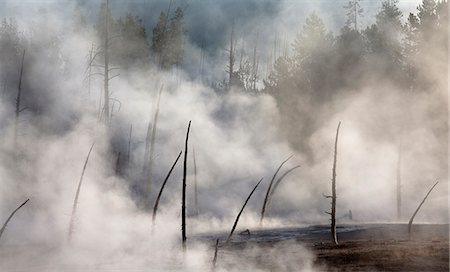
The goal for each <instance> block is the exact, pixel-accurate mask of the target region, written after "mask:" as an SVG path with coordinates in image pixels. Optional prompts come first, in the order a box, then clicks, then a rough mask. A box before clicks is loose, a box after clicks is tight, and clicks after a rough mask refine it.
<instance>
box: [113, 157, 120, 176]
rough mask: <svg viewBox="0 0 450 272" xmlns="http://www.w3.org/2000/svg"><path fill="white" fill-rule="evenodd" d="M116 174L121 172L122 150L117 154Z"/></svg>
mask: <svg viewBox="0 0 450 272" xmlns="http://www.w3.org/2000/svg"><path fill="white" fill-rule="evenodd" d="M114 172H115V174H116V175H118V174H120V152H119V153H118V154H117V159H116V169H115V171H114Z"/></svg>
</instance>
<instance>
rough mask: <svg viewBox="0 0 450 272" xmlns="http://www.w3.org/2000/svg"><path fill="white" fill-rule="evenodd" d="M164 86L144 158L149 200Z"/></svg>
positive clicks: (148, 130)
mask: <svg viewBox="0 0 450 272" xmlns="http://www.w3.org/2000/svg"><path fill="white" fill-rule="evenodd" d="M163 88H164V85H161V88H160V89H159V93H158V99H157V100H156V107H155V113H154V115H153V125H152V123H150V122H149V124H148V127H147V138H146V144H145V155H144V156H145V158H144V178H145V179H147V188H146V194H145V197H146V199H147V200H149V198H150V194H151V192H152V172H153V158H154V153H155V141H156V130H157V126H158V117H159V105H160V102H161V94H162V91H163ZM146 203H147V204H146V206H147V207H148V204H149V201H146Z"/></svg>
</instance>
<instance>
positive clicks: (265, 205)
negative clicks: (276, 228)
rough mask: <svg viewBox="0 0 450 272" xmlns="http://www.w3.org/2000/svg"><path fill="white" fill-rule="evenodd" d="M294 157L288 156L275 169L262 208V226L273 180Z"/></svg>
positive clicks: (260, 221) (260, 222)
mask: <svg viewBox="0 0 450 272" xmlns="http://www.w3.org/2000/svg"><path fill="white" fill-rule="evenodd" d="M291 158H292V156H290V157H289V158H287V159H286V160H285V161H283V162H282V163H281V164H280V166H279V167H278V169H277V171H275V174H273V177H272V180H270V183H269V187H268V188H267V192H266V196H265V197H264V202H263V206H262V208H261V218H260V219H259V224H260V225H261V226H262V224H263V220H264V215H265V213H266V208H267V201H268V200H269V194H270V192H271V189H272V185H273V182H274V181H275V178H276V177H277V174H278V172H280V169H281V167H283V165H284V164H285V163H286V162H287V161H288V160H290V159H291Z"/></svg>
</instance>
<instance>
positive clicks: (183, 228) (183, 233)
mask: <svg viewBox="0 0 450 272" xmlns="http://www.w3.org/2000/svg"><path fill="white" fill-rule="evenodd" d="M190 130H191V121H189V125H188V128H187V132H186V143H185V145H184V163H183V188H182V191H183V194H182V200H181V240H182V243H183V250H186V175H187V154H188V141H189V131H190Z"/></svg>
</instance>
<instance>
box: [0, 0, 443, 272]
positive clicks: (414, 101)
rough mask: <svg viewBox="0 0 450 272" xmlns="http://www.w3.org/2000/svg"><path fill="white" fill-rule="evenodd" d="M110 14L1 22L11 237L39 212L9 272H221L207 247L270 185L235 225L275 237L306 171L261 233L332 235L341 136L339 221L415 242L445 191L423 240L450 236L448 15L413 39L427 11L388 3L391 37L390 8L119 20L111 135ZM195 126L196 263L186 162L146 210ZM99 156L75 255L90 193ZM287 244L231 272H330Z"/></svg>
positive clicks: (1, 201) (5, 264)
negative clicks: (398, 230)
mask: <svg viewBox="0 0 450 272" xmlns="http://www.w3.org/2000/svg"><path fill="white" fill-rule="evenodd" d="M100 2H103V1H21V2H20V3H19V2H17V1H2V2H1V3H0V9H1V10H2V11H1V12H0V17H2V19H3V18H4V21H3V23H2V24H1V26H0V59H1V62H0V80H1V81H0V90H1V94H0V129H1V131H2V135H3V141H2V142H1V143H0V150H1V152H0V178H1V179H0V184H1V186H0V218H1V219H0V220H6V218H7V217H8V216H9V215H10V213H11V212H12V211H13V210H14V209H15V208H16V207H17V206H18V205H19V204H20V203H22V202H23V201H24V200H26V199H28V198H29V199H30V201H29V203H27V205H25V206H24V207H23V208H21V210H20V211H18V212H17V214H16V215H15V216H14V217H13V218H12V220H11V222H10V223H9V224H8V226H7V228H6V230H5V232H4V233H3V235H2V236H1V239H0V258H1V259H2V261H1V262H0V263H1V264H0V268H1V270H5V271H23V270H33V271H68V270H70V271H99V270H125V269H131V270H136V271H143V270H151V271H161V270H172V271H207V270H209V269H210V264H211V260H212V257H213V253H214V242H213V241H205V240H204V239H198V238H196V237H201V236H202V234H205V233H208V235H210V234H211V233H213V234H217V235H220V233H223V232H228V231H229V230H230V228H231V226H232V223H233V221H234V218H235V217H236V214H237V213H238V211H239V209H240V208H241V206H242V204H243V202H244V200H245V198H246V197H247V195H248V193H249V192H250V191H251V189H252V188H253V186H254V185H255V184H256V182H257V181H258V180H259V179H261V178H264V179H263V182H262V183H261V185H260V187H259V188H258V189H257V191H256V192H255V194H254V195H253V196H252V198H251V199H250V201H249V203H248V205H247V206H246V208H245V211H244V213H243V214H242V217H241V220H240V221H239V225H238V230H239V231H242V230H245V229H249V230H250V231H253V230H254V229H259V228H261V226H260V225H259V219H260V211H261V206H262V204H263V199H264V195H265V193H266V190H267V187H268V184H269V182H270V179H271V178H272V176H273V174H274V172H275V170H276V169H277V167H278V166H279V165H280V163H281V162H282V161H284V160H285V159H286V158H288V157H289V156H291V155H293V157H292V158H291V159H290V160H289V161H288V162H287V163H286V166H285V168H284V169H288V168H290V167H293V166H295V165H301V167H300V168H299V169H297V170H295V171H294V172H293V173H292V174H290V175H289V176H287V177H286V178H285V180H284V181H283V182H282V183H281V184H280V186H279V187H278V188H277V191H276V192H275V193H274V195H273V198H272V200H271V206H270V209H269V211H268V213H267V215H266V219H265V222H264V227H266V228H278V227H293V226H311V225H327V224H329V215H327V214H326V213H325V212H326V211H328V210H329V208H330V203H329V201H328V200H327V199H326V198H324V197H323V195H328V194H329V193H330V190H331V181H330V179H331V174H332V172H331V171H332V164H333V148H334V137H335V131H336V126H337V124H338V123H339V122H341V123H342V125H341V132H340V136H339V137H340V138H339V141H340V142H339V151H338V159H337V194H338V204H337V217H338V218H339V217H345V216H346V215H347V213H348V212H349V210H351V212H352V214H353V220H355V222H358V223H379V222H383V223H386V222H387V223H405V222H407V220H408V219H409V217H410V216H411V214H412V213H413V212H414V210H415V208H416V207H417V204H418V203H419V202H420V201H421V200H422V198H423V196H424V194H425V193H426V190H427V188H429V187H430V186H431V185H432V184H433V183H434V182H435V181H439V185H438V187H436V189H435V191H434V192H433V195H432V197H430V198H429V199H428V200H427V202H426V205H424V206H423V208H422V210H421V212H420V213H419V214H418V215H417V217H416V219H415V220H416V222H421V223H427V224H428V223H429V224H438V223H444V224H447V223H448V222H449V210H448V181H447V180H448V170H447V169H448V97H447V96H448V93H447V84H448V70H447V69H448V67H447V65H448V64H447V57H448V55H447V54H448V51H447V48H448V47H447V46H448V45H447V40H448V36H447V35H448V34H447V28H446V24H443V22H444V23H447V22H448V8H447V2H446V1H442V2H439V3H440V5H442V6H443V7H445V8H442V7H441V6H439V7H440V9H439V8H436V9H437V10H438V11H436V14H437V13H438V12H441V13H439V14H441V15H440V17H439V16H438V15H436V18H435V19H434V20H435V21H433V22H432V23H430V24H433V23H435V24H436V25H432V26H429V25H426V23H425V22H426V20H425V19H423V18H425V17H422V18H420V16H419V15H417V16H418V18H419V19H422V21H423V23H422V24H418V25H419V26H416V25H414V22H415V21H414V20H413V19H410V18H409V17H408V14H409V13H410V12H412V13H414V14H417V13H419V12H420V10H418V9H417V7H418V6H420V5H421V3H422V2H421V1H399V2H398V3H397V1H392V2H393V3H394V4H392V5H393V6H395V7H398V11H399V13H400V15H399V16H398V18H397V17H396V18H394V19H392V18H389V20H391V19H392V20H391V21H389V20H388V19H386V20H388V22H386V21H383V20H384V19H383V17H382V16H379V15H377V14H380V10H381V11H382V10H383V6H382V4H381V3H378V2H377V4H375V1H366V2H364V1H362V2H361V7H362V8H363V9H364V11H363V12H362V13H361V14H357V15H356V16H361V18H360V20H359V21H358V22H357V23H356V25H353V23H352V22H353V21H352V22H351V23H347V19H348V18H347V17H348V16H349V15H347V13H346V10H345V9H344V8H343V6H344V5H346V4H347V2H348V1H288V0H283V1H253V0H248V1H234V0H229V1H223V2H222V1H221V2H220V4H217V5H216V4H212V3H209V2H208V3H205V1H171V4H170V6H169V4H168V1H114V0H111V1H109V8H110V12H111V13H110V14H111V15H110V17H109V18H110V19H109V24H110V26H108V27H109V30H108V31H110V32H111V33H110V34H109V35H111V36H110V37H109V38H111V39H110V40H108V46H109V49H110V50H111V51H110V56H109V58H110V64H109V65H110V66H109V67H110V68H111V71H110V80H107V81H108V88H109V92H108V94H109V97H110V100H109V101H108V102H107V103H108V107H109V116H105V108H106V107H105V100H104V84H105V83H104V67H103V66H104V65H105V53H104V47H105V46H104V43H103V41H104V37H103V36H102V35H104V33H105V32H104V31H105V26H104V25H102V22H104V20H103V17H102V16H104V17H105V15H104V14H107V13H105V12H104V11H105V6H104V5H103V6H102V3H100ZM177 7H179V8H180V10H181V11H182V17H181V19H179V20H178V21H177V17H176V14H177V13H176V10H177ZM388 8H391V7H388ZM392 8H393V7H392ZM247 10H250V11H247ZM330 10H333V11H330ZM102 11H103V13H102ZM167 11H169V15H168V17H167V26H164V31H169V30H166V28H167V29H170V31H172V30H173V33H175V34H173V33H172V32H171V34H170V35H169V36H167V37H168V38H167V37H166V38H164V39H160V40H158V39H156V38H155V37H156V36H155V33H157V31H155V29H156V27H157V23H158V22H159V20H160V19H161V18H162V17H160V13H161V12H164V13H167ZM446 12H447V13H446ZM102 14H103V15H102ZM362 15H363V16H362ZM444 15H445V16H447V17H445V16H444ZM106 16H108V15H106ZM316 17H317V18H319V19H317V18H316ZM433 18H434V17H433ZM397 19H398V22H397V21H396V20H397ZM107 21H108V20H107ZM308 22H310V24H308ZM394 22H395V23H398V24H397V25H394V26H393V25H391V24H394ZM411 23H412V24H411ZM108 27H106V29H108ZM383 27H384V28H383ZM408 27H410V29H412V28H414V31H412V30H411V31H410V32H407V30H405V29H408ZM353 28H354V29H353ZM386 29H389V31H387V30H386ZM391 29H392V31H391ZM430 29H432V30H433V31H434V32H430V31H431V30H430ZM156 30H157V29H156ZM383 31H384V32H383ZM395 31H396V32H395ZM421 31H422V32H423V33H425V32H426V33H432V34H430V36H428V37H425V36H421V35H425V34H420V33H422V32H421ZM417 33H419V34H417ZM443 33H445V35H443ZM107 37H108V36H107ZM374 37H375V38H374ZM230 39H231V40H232V41H233V42H232V43H231V45H232V47H234V49H233V50H234V51H233V50H230ZM424 40H426V41H427V42H424ZM233 43H234V44H233ZM160 44H161V46H160ZM158 46H160V47H158ZM158 48H162V49H158ZM158 50H160V51H158ZM230 51H231V52H232V54H235V56H234V65H235V67H234V68H235V70H234V71H233V72H232V73H230V67H229V63H230V61H229V59H230ZM23 54H24V62H23V77H22V79H20V77H19V71H20V69H21V59H22V55H23ZM106 58H107V57H106ZM89 64H90V65H89ZM89 68H90V69H89ZM230 74H231V75H230ZM19 82H21V96H20V105H19V107H18V103H17V101H18V99H17V94H18V86H19ZM160 89H162V93H161V103H160V106H159V116H158V120H157V126H156V130H155V131H156V132H155V135H156V137H155V138H154V145H152V149H151V151H150V152H151V154H150V155H148V154H147V153H148V143H149V139H148V138H149V136H148V135H149V133H148V131H150V129H149V128H151V129H152V128H153V127H154V126H155V122H154V112H155V110H156V101H157V99H158V92H159V90H160ZM18 112H19V113H18ZM17 116H18V117H17ZM189 121H192V125H191V133H190V139H189V151H188V154H187V158H188V161H187V163H188V169H187V189H186V190H187V215H188V218H187V235H188V250H187V251H186V252H184V251H183V250H182V247H181V233H180V227H181V193H182V183H181V180H182V173H183V172H182V163H181V162H178V164H177V166H176V167H175V169H174V172H173V173H172V175H171V176H170V179H169V180H168V183H167V186H166V188H165V189H164V193H163V194H162V198H161V203H160V206H159V210H158V215H157V219H156V222H155V224H154V225H153V227H152V220H151V211H150V209H149V206H148V203H150V204H151V206H152V205H153V203H154V201H155V199H156V196H157V194H158V191H159V189H160V186H161V184H162V182H163V180H164V178H165V176H166V175H167V172H168V171H169V169H170V167H171V165H172V163H173V162H174V160H175V158H176V156H177V154H178V153H179V152H180V151H184V141H185V134H186V129H187V125H188V122H189ZM130 126H131V127H132V132H131V137H130ZM94 143H95V144H94ZM92 144H94V148H93V150H92V153H91V155H90V157H89V160H88V163H87V166H86V171H85V173H84V178H83V183H82V187H81V190H80V196H79V202H78V209H77V211H76V215H75V220H74V232H73V234H72V239H71V241H70V242H69V241H68V239H67V237H68V230H69V222H70V219H71V211H72V206H73V202H74V197H75V192H76V189H77V185H78V181H79V179H80V175H81V173H82V169H83V164H84V163H85V160H86V156H87V154H88V151H89V148H90V147H91V145H92ZM194 150H195V157H196V169H195V173H194V164H193V152H194ZM399 156H401V162H400V163H399ZM147 157H148V158H150V159H147ZM149 164H151V168H150V169H151V170H148V168H147V170H145V169H146V167H149V166H148V165H149ZM399 165H400V166H399ZM399 172H400V175H401V183H402V185H401V191H402V201H401V207H402V208H401V213H402V215H401V216H399V215H398V214H397V201H398V200H397V191H396V190H397V179H398V177H397V176H398V173H399ZM194 180H197V183H198V184H197V192H198V195H197V199H198V207H195V205H194V204H195V195H194V194H195V192H194V190H195V185H194ZM196 209H198V213H199V214H198V215H197V214H196ZM2 222H3V221H2ZM340 222H343V223H347V222H348V221H346V219H342V220H341V221H340ZM340 222H339V221H338V224H339V223H340ZM286 244H287V245H285V244H284V243H282V244H279V245H276V246H274V247H273V248H271V250H270V251H269V253H267V252H264V253H263V249H261V248H258V247H257V246H251V247H246V248H245V250H243V255H242V256H244V258H237V257H236V256H233V255H227V254H228V253H227V251H225V253H224V255H223V256H224V260H223V261H222V263H221V266H219V267H218V271H239V270H241V269H237V268H236V267H241V268H242V269H244V270H252V271H260V270H261V271H269V270H270V268H267V267H263V266H260V265H259V264H258V263H257V262H251V261H250V262H248V263H246V262H245V258H247V259H249V260H252V259H254V258H255V256H261V255H264V256H267V259H268V260H269V261H268V262H272V263H273V266H272V269H276V270H277V271H292V270H298V271H311V270H323V269H327V268H324V267H322V266H317V265H315V264H314V258H315V256H314V254H313V253H312V252H311V250H310V249H308V248H306V247H299V248H298V249H296V250H295V254H298V256H299V257H298V259H295V260H294V259H293V258H289V257H288V256H285V257H283V258H281V257H282V256H280V255H279V254H280V253H279V252H280V251H283V250H285V247H288V246H290V245H291V244H290V243H289V242H287V243H286ZM219 258H220V257H219ZM280 258H281V259H280ZM243 259H244V260H243Z"/></svg>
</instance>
